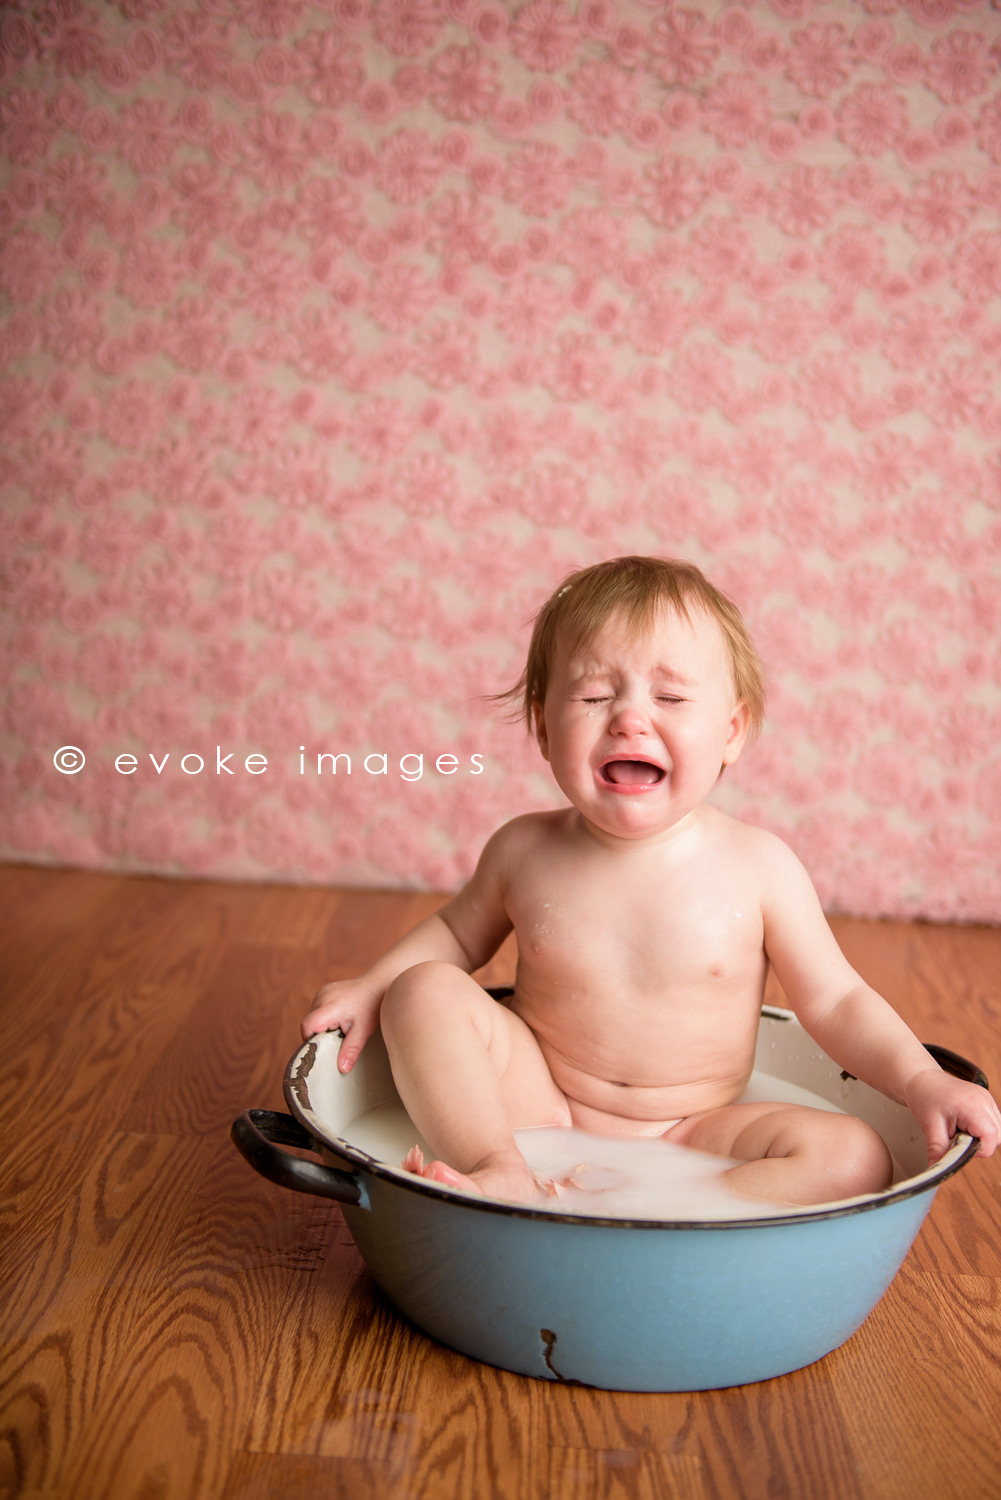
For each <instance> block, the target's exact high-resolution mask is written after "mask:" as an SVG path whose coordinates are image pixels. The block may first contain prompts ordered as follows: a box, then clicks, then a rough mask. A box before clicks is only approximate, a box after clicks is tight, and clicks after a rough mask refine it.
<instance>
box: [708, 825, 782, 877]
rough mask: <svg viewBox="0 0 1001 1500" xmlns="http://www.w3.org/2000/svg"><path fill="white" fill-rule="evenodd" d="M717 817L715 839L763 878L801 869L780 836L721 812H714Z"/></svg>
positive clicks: (714, 830)
mask: <svg viewBox="0 0 1001 1500" xmlns="http://www.w3.org/2000/svg"><path fill="white" fill-rule="evenodd" d="M714 814H715V820H714V824H713V836H714V838H715V839H716V840H718V842H719V844H720V845H721V846H722V847H724V848H725V849H726V851H727V852H728V853H729V854H731V855H732V856H734V857H736V858H738V859H741V860H746V861H747V862H748V863H749V864H751V865H752V866H753V868H754V869H755V870H758V871H759V872H760V873H762V874H768V875H772V876H775V877H781V876H782V875H783V874H788V873H790V872H792V871H793V870H794V869H796V868H799V869H802V866H801V865H800V862H799V860H798V859H797V858H796V855H795V854H794V853H793V852H792V850H791V849H790V848H789V845H788V844H787V843H785V842H784V841H783V840H782V839H780V838H779V837H778V835H777V834H775V833H771V832H769V830H768V829H767V828H760V827H759V826H758V825H757V824H756V823H744V822H742V821H741V820H740V819H739V818H734V817H731V816H730V815H729V814H728V813H724V812H720V811H719V810H718V809H714Z"/></svg>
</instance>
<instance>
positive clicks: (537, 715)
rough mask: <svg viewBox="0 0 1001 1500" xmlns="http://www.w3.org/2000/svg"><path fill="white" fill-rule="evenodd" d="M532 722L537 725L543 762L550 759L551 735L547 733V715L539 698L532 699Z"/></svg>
mask: <svg viewBox="0 0 1001 1500" xmlns="http://www.w3.org/2000/svg"><path fill="white" fill-rule="evenodd" d="M532 720H533V722H534V724H535V738H536V739H537V740H538V742H539V749H540V750H541V751H542V758H543V760H548V759H549V735H548V733H547V731H546V713H545V709H544V708H543V706H542V703H541V702H540V700H539V699H538V698H533V699H532Z"/></svg>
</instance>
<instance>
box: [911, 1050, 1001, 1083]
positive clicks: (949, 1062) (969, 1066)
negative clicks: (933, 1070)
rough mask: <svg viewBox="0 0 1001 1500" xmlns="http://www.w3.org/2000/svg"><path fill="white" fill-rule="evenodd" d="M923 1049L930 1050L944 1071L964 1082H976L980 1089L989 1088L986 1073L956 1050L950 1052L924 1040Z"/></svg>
mask: <svg viewBox="0 0 1001 1500" xmlns="http://www.w3.org/2000/svg"><path fill="white" fill-rule="evenodd" d="M925 1051H926V1052H930V1053H931V1055H932V1057H933V1058H934V1059H935V1061H936V1062H937V1063H938V1065H939V1067H940V1068H942V1069H943V1070H944V1072H946V1073H951V1074H952V1076H953V1078H962V1079H963V1081H964V1082H965V1083H978V1084H979V1085H980V1087H981V1088H982V1089H986V1088H990V1084H989V1083H988V1082H987V1075H986V1073H984V1072H982V1071H981V1069H980V1068H978V1067H977V1065H976V1063H972V1062H970V1061H969V1060H968V1059H967V1058H965V1057H960V1055H959V1053H958V1052H950V1051H949V1048H948V1047H936V1046H935V1045H934V1043H932V1042H925Z"/></svg>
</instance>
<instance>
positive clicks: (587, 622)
mask: <svg viewBox="0 0 1001 1500" xmlns="http://www.w3.org/2000/svg"><path fill="white" fill-rule="evenodd" d="M661 609H672V610H675V611H676V612H677V613H678V614H679V615H681V616H682V617H683V618H684V619H686V620H690V619H691V611H692V610H693V609H696V610H699V609H701V610H703V611H704V612H705V613H706V614H708V615H710V616H711V617H712V619H714V620H715V621H716V623H717V625H718V626H719V628H720V631H721V632H722V635H723V641H724V644H725V646H726V649H727V655H728V656H729V659H730V672H731V676H732V678H733V687H734V692H735V693H736V695H737V697H738V698H743V700H744V702H745V703H746V704H747V709H748V714H749V716H750V721H751V737H752V738H753V737H754V736H755V735H757V733H758V731H759V730H760V728H761V725H762V723H763V721H764V717H765V681H764V670H763V668H762V665H761V660H760V658H759V656H758V653H757V651H756V650H755V648H754V642H753V641H752V640H751V637H750V634H749V632H748V629H747V626H746V625H745V624H744V621H743V619H742V617H741V614H740V611H739V609H738V608H737V606H736V605H735V604H734V603H733V602H732V600H730V599H728V598H727V596H726V595H725V594H724V593H722V592H721V590H720V589H718V588H716V586H715V585H714V584H712V583H710V582H709V580H708V578H707V577H706V576H705V574H704V573H703V572H702V571H701V570H700V569H699V568H697V567H696V566H695V564H694V563H688V562H680V561H678V560H677V559H674V558H665V557H615V558H612V559H611V560H610V561H609V562H603V563H595V564H594V566H593V567H590V568H581V569H580V570H579V571H578V572H576V573H571V574H569V576H568V577H566V578H564V579H563V581H562V583H561V584H560V586H559V588H557V589H556V590H555V591H554V592H553V593H552V594H551V595H550V597H549V598H548V599H547V600H546V602H545V604H544V605H543V606H542V608H541V609H540V610H539V612H538V614H537V615H536V616H535V625H534V629H533V630H532V639H531V642H530V644H529V647H528V660H527V661H526V663H525V670H524V671H523V672H522V674H521V676H520V678H519V679H518V681H517V683H516V684H515V685H514V687H513V688H511V689H510V691H509V692H507V693H502V694H500V695H499V697H500V699H501V701H505V702H510V703H511V704H512V705H513V706H514V707H515V708H516V710H517V716H518V717H519V718H520V717H521V715H522V713H524V716H525V719H526V720H527V722H528V726H529V728H531V727H532V705H533V704H534V703H536V702H538V703H544V702H545V698H546V689H547V688H548V686H549V674H550V670H551V668H552V663H553V657H554V655H555V652H556V649H557V647H558V646H563V647H564V648H565V649H566V650H567V651H568V652H570V653H573V652H575V651H578V650H579V649H580V648H581V647H583V646H586V645H587V644H588V643H589V642H590V641H592V640H593V639H594V637H595V636H596V635H597V633H598V631H599V630H600V629H601V627H602V626H603V625H604V624H605V622H606V620H608V619H609V617H610V616H611V615H614V614H621V615H622V616H623V617H624V618H625V621H626V623H627V624H628V625H630V626H632V627H634V628H637V629H644V628H647V627H649V626H650V625H652V624H653V622H654V619H655V617H656V615H657V613H658V611H659V610H661Z"/></svg>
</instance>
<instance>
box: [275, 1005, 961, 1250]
mask: <svg viewBox="0 0 1001 1500" xmlns="http://www.w3.org/2000/svg"><path fill="white" fill-rule="evenodd" d="M761 1015H762V1018H767V1019H769V1020H773V1021H792V1020H795V1019H796V1018H795V1016H794V1015H793V1012H792V1011H789V1010H782V1009H780V1008H779V1007H778V1006H774V1005H764V1006H762V1008H761ZM326 1034H327V1035H342V1034H341V1033H326ZM928 1051H929V1052H930V1053H931V1055H932V1057H934V1058H935V1060H936V1062H938V1063H939V1064H940V1065H941V1066H942V1067H944V1068H945V1069H946V1071H947V1072H950V1073H952V1074H953V1075H954V1076H956V1077H965V1078H967V1079H968V1080H969V1081H970V1082H972V1083H977V1084H979V1085H980V1086H981V1087H982V1088H987V1086H988V1085H987V1079H986V1077H985V1076H984V1074H983V1073H982V1072H981V1070H980V1069H979V1068H978V1067H977V1066H976V1065H975V1064H974V1063H970V1062H968V1061H967V1060H966V1059H965V1058H960V1057H957V1056H956V1054H955V1053H953V1052H950V1051H949V1050H948V1049H947V1048H943V1047H935V1046H931V1045H929V1046H928ZM316 1056H317V1038H315V1037H314V1038H313V1039H312V1040H311V1041H309V1042H306V1043H304V1044H303V1046H301V1047H300V1048H299V1050H298V1051H297V1052H296V1053H295V1054H294V1056H293V1057H292V1058H291V1059H290V1061H289V1064H288V1066H287V1067H286V1069H285V1075H284V1079H283V1085H282V1086H283V1089H284V1093H285V1100H286V1103H287V1104H288V1107H289V1109H290V1110H291V1111H292V1114H293V1115H294V1116H295V1118H296V1119H297V1120H298V1121H299V1123H300V1125H302V1127H303V1129H304V1130H306V1131H307V1132H308V1134H309V1135H310V1136H311V1137H312V1138H313V1140H314V1141H315V1142H316V1144H317V1146H318V1147H323V1148H324V1149H326V1150H328V1151H331V1152H333V1153H334V1155H335V1156H338V1157H340V1158H342V1159H343V1160H344V1161H347V1162H349V1163H350V1164H351V1166H352V1167H354V1168H355V1169H356V1172H357V1173H358V1175H359V1177H360V1178H362V1177H364V1176H366V1175H367V1176H370V1177H375V1178H378V1179H380V1180H382V1181H384V1182H388V1183H392V1184H393V1186H394V1187H398V1188H403V1189H404V1190H405V1191H407V1192H411V1193H417V1194H419V1195H420V1196H422V1197H425V1198H432V1199H435V1200H437V1201H438V1202H445V1203H449V1204H451V1205H452V1206H453V1207H457V1208H467V1209H471V1210H472V1211H474V1212H476V1213H491V1214H501V1215H503V1216H504V1217H506V1218H516V1219H534V1220H541V1221H542V1222H543V1223H546V1224H580V1225H587V1226H590V1227H592V1228H596V1229H600V1228H605V1229H648V1230H649V1229H658V1230H671V1231H675V1232H677V1231H678V1230H731V1229H775V1228H777V1227H778V1226H780V1225H786V1224H811V1223H820V1222H824V1221H826V1220H828V1219H843V1218H848V1217H850V1216H851V1215H853V1214H861V1213H868V1212H870V1211H871V1210H873V1209H878V1208H884V1207H887V1206H889V1205H890V1204H894V1203H902V1202H904V1201H905V1200H907V1199H909V1198H917V1197H920V1196H921V1195H922V1194H923V1193H934V1192H936V1191H937V1190H938V1188H939V1187H940V1186H941V1184H942V1183H943V1182H945V1181H946V1180H947V1179H948V1178H950V1177H952V1176H954V1175H955V1174H956V1173H957V1172H958V1171H959V1170H960V1169H961V1168H962V1167H965V1166H966V1164H967V1162H969V1161H970V1160H971V1159H972V1158H973V1157H974V1156H975V1155H976V1152H977V1144H978V1143H977V1141H976V1140H975V1139H974V1138H973V1137H971V1136H969V1135H966V1134H960V1135H957V1136H956V1137H955V1140H954V1141H953V1144H952V1145H951V1146H950V1148H949V1150H948V1151H947V1152H946V1153H945V1155H944V1156H943V1157H941V1158H940V1160H939V1161H937V1162H936V1163H935V1165H934V1166H933V1167H926V1168H925V1170H924V1171H923V1172H919V1173H917V1174H916V1175H915V1176H913V1177H908V1178H905V1179H904V1181H903V1182H899V1183H896V1184H894V1185H891V1186H890V1187H888V1188H884V1189H882V1191H880V1192H878V1193H866V1194H861V1195H859V1196H858V1197H855V1198H841V1199H838V1200H837V1201H835V1202H833V1203H829V1204H824V1205H821V1206H820V1207H809V1206H808V1207H804V1208H803V1209H802V1210H795V1209H793V1210H790V1211H788V1212H782V1213H779V1214H774V1215H763V1216H758V1217H755V1218H753V1219H625V1218H609V1219H604V1218H600V1217H597V1216H593V1215H591V1214H569V1213H563V1212H561V1211H560V1210H559V1209H552V1208H530V1207H528V1206H527V1205H526V1204H521V1203H504V1202H502V1201H501V1200H500V1199H497V1198H481V1197H478V1196H477V1195H476V1194H474V1193H470V1192H466V1191H464V1190H463V1189H462V1188H453V1187H447V1186H445V1184H443V1183H435V1182H429V1181H428V1180H427V1179H426V1178H421V1177H415V1176H414V1175H413V1173H411V1172H405V1171H404V1170H403V1168H402V1167H394V1166H391V1165H390V1164H389V1163H388V1162H383V1161H379V1160H377V1158H376V1157H374V1156H370V1155H369V1154H368V1152H367V1151H362V1150H361V1149H360V1148H359V1147H358V1146H355V1145H352V1143H351V1142H350V1141H349V1140H347V1138H346V1137H345V1136H341V1135H337V1134H336V1133H335V1132H334V1131H332V1130H331V1129H330V1127H329V1126H328V1125H326V1124H325V1123H324V1121H323V1119H322V1117H321V1116H320V1115H319V1114H318V1113H317V1112H316V1110H315V1109H314V1108H313V1106H312V1103H311V1102H310V1097H309V1075H310V1073H311V1071H312V1068H313V1065H314V1063H315V1061H316ZM363 1197H366V1198H367V1194H364V1195H363Z"/></svg>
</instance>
